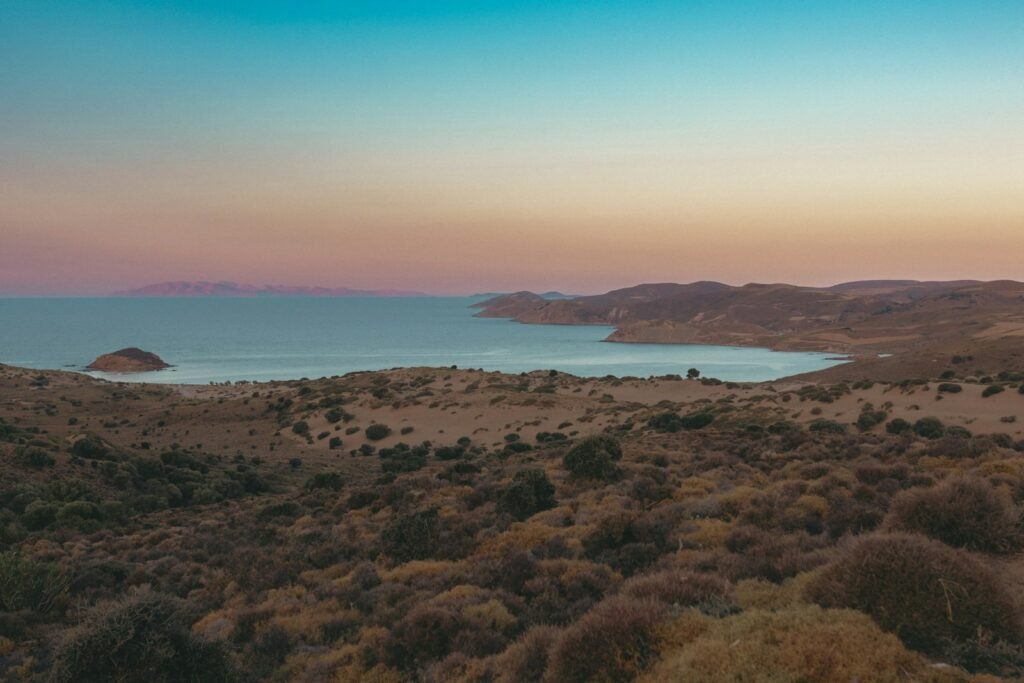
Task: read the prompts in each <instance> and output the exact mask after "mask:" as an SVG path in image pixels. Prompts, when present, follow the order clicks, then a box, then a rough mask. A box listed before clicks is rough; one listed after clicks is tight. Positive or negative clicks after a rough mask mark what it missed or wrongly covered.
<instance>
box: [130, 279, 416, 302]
mask: <svg viewBox="0 0 1024 683" xmlns="http://www.w3.org/2000/svg"><path fill="white" fill-rule="evenodd" d="M113 296H122V297H210V296H219V297H235V298H252V297H324V298H327V297H343V296H426V295H425V294H423V293H422V292H411V291H406V290H402V289H352V288H349V287H301V286H289V285H247V284H239V283H237V282H202V281H199V282H195V281H179V282H161V283H158V284H155V285H147V286H145V287H140V288H138V289H129V290H125V291H122V292H114V294H113Z"/></svg>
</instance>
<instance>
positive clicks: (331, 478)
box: [306, 472, 345, 491]
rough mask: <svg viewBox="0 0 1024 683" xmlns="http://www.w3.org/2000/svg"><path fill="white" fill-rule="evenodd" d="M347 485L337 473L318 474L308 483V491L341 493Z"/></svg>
mask: <svg viewBox="0 0 1024 683" xmlns="http://www.w3.org/2000/svg"><path fill="white" fill-rule="evenodd" d="M344 485H345V481H344V479H342V478H341V475H340V474H339V473H337V472H317V473H316V474H314V475H313V476H312V477H310V478H309V479H308V480H307V481H306V489H307V490H309V491H315V490H317V489H327V490H328V491H340V490H341V488H342V486H344Z"/></svg>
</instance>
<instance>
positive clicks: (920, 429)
mask: <svg viewBox="0 0 1024 683" xmlns="http://www.w3.org/2000/svg"><path fill="white" fill-rule="evenodd" d="M914 433H915V434H917V435H918V436H920V437H924V438H925V439H938V438H939V437H941V436H942V435H943V434H945V433H946V426H945V425H944V424H942V420H940V419H939V418H937V417H922V418H921V419H920V420H918V421H917V422H915V423H914Z"/></svg>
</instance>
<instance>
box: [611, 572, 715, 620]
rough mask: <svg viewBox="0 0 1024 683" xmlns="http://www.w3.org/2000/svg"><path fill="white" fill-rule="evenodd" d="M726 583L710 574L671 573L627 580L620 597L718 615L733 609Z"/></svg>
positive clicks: (659, 573) (646, 575)
mask: <svg viewBox="0 0 1024 683" xmlns="http://www.w3.org/2000/svg"><path fill="white" fill-rule="evenodd" d="M730 592H731V591H730V586H729V583H728V582H727V581H726V580H724V579H722V578H720V577H718V576H715V575H714V574H695V573H693V572H688V571H682V570H679V569H671V570H666V571H661V572H656V573H653V574H645V575H642V576H636V577H633V578H631V579H630V580H628V581H626V582H625V583H624V584H622V594H623V595H627V596H629V597H631V598H634V599H637V600H654V601H657V602H661V603H664V604H666V605H670V606H675V607H697V608H698V609H700V610H701V611H703V612H707V613H711V614H721V613H723V612H725V611H729V610H730V609H732V608H733V605H732V600H731V595H730Z"/></svg>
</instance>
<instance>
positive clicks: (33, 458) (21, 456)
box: [14, 446, 56, 470]
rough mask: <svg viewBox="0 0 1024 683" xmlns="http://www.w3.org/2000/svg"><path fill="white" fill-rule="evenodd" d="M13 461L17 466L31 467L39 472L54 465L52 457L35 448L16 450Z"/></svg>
mask: <svg viewBox="0 0 1024 683" xmlns="http://www.w3.org/2000/svg"><path fill="white" fill-rule="evenodd" d="M14 461H15V462H16V463H18V464H19V465H24V466H26V467H31V468H32V469H36V470H41V469H43V468H44V467H53V466H54V464H55V463H56V461H55V460H54V459H53V456H51V455H50V454H49V453H47V452H46V451H44V450H43V449H42V448H37V447H35V446H30V447H28V448H18V449H17V450H16V451H15V452H14Z"/></svg>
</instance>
